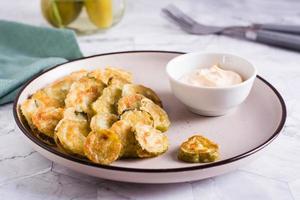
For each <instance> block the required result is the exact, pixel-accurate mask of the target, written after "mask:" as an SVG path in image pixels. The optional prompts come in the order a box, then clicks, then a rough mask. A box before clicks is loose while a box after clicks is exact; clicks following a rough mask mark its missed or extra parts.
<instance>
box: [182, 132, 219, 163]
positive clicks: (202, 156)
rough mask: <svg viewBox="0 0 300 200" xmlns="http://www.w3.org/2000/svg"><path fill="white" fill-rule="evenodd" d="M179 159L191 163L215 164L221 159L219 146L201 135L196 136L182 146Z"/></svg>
mask: <svg viewBox="0 0 300 200" xmlns="http://www.w3.org/2000/svg"><path fill="white" fill-rule="evenodd" d="M177 157H178V159H179V160H182V161H184V162H190V163H207V162H213V161H215V160H217V159H218V158H219V146H218V145H217V144H216V143H214V142H212V141H210V140H209V139H207V138H205V137H203V136H201V135H194V136H192V137H190V138H189V139H188V140H187V141H185V142H183V143H182V144H181V146H180V149H179V152H178V155H177Z"/></svg>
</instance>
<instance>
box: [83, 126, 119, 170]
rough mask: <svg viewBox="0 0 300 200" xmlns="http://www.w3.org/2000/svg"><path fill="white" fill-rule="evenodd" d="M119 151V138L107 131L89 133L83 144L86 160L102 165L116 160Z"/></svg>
mask: <svg viewBox="0 0 300 200" xmlns="http://www.w3.org/2000/svg"><path fill="white" fill-rule="evenodd" d="M121 149H122V144H121V141H120V139H119V136H118V135H117V134H116V133H115V132H112V131H110V130H107V129H102V130H98V131H92V132H90V133H89V135H88V136H87V138H86V141H85V144H84V153H85V155H86V156H87V157H88V159H90V160H91V161H93V162H94V163H98V164H102V165H109V164H111V163H112V162H113V161H115V160H117V159H118V158H119V156H120V153H121Z"/></svg>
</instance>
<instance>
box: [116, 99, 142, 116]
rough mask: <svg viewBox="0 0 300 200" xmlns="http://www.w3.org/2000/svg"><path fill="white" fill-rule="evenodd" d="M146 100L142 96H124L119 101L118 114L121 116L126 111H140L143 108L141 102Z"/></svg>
mask: <svg viewBox="0 0 300 200" xmlns="http://www.w3.org/2000/svg"><path fill="white" fill-rule="evenodd" d="M143 98H145V97H144V96H143V95H140V94H133V95H130V96H123V97H122V98H121V99H120V100H119V101H118V114H119V115H121V114H122V113H123V112H124V111H127V110H134V109H139V108H140V107H141V105H142V104H141V100H142V99H143Z"/></svg>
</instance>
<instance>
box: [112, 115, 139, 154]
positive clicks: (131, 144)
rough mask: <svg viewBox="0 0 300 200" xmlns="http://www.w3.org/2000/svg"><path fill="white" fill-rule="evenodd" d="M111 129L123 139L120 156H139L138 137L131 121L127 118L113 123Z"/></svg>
mask: <svg viewBox="0 0 300 200" xmlns="http://www.w3.org/2000/svg"><path fill="white" fill-rule="evenodd" d="M110 130H111V131H112V132H115V133H117V134H118V136H119V138H120V140H121V143H122V150H121V153H120V157H122V158H136V157H138V155H137V143H136V139H135V136H134V132H133V130H132V127H131V125H130V123H129V122H127V121H125V120H119V121H117V122H115V123H114V124H113V125H112V127H111V128H110Z"/></svg>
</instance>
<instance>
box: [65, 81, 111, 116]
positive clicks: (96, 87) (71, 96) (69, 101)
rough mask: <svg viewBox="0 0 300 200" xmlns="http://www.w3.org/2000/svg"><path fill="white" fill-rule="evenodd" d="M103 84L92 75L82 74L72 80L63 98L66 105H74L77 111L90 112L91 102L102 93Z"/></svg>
mask: <svg viewBox="0 0 300 200" xmlns="http://www.w3.org/2000/svg"><path fill="white" fill-rule="evenodd" d="M104 87H105V85H104V84H103V82H102V81H101V80H98V79H96V78H94V77H90V76H84V77H82V78H80V79H79V80H78V81H76V82H74V83H73V84H72V86H71V89H70V91H69V93H68V95H67V97H66V99H65V103H66V107H74V108H75V110H76V111H78V112H85V113H88V114H92V110H91V107H90V106H91V103H92V102H94V101H95V100H96V99H97V98H98V97H99V96H100V95H101V93H102V90H103V89H104Z"/></svg>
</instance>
